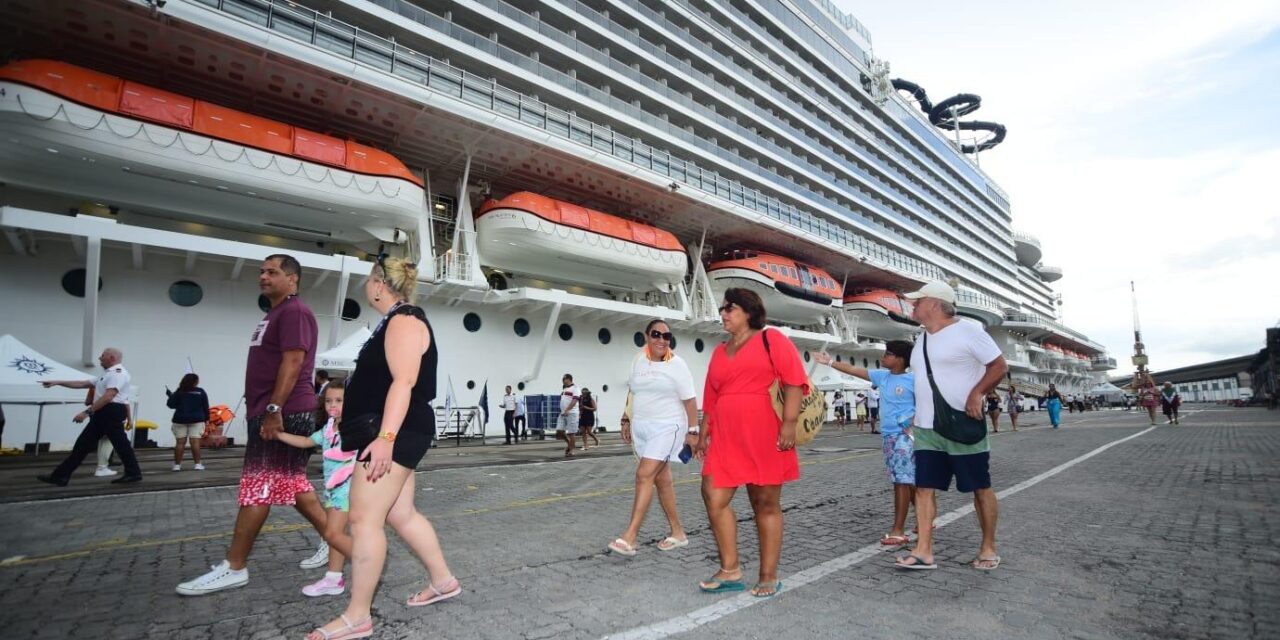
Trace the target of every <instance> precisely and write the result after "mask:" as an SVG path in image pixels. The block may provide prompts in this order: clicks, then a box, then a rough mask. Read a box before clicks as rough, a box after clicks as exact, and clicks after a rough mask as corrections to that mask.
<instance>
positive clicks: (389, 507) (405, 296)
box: [307, 256, 462, 640]
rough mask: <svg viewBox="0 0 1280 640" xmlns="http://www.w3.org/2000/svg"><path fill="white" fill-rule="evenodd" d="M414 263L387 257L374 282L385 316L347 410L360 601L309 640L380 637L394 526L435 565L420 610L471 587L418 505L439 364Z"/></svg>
mask: <svg viewBox="0 0 1280 640" xmlns="http://www.w3.org/2000/svg"><path fill="white" fill-rule="evenodd" d="M417 276H418V270H417V266H416V265H414V264H413V263H410V262H406V261H404V260H400V259H398V258H390V259H387V258H386V257H385V256H379V257H378V264H377V266H375V267H374V268H373V270H372V271H371V272H370V274H369V280H368V281H367V282H366V283H365V295H366V296H367V297H368V300H369V306H371V307H373V308H374V310H376V311H378V312H379V313H380V314H382V315H383V319H382V321H381V322H380V323H379V324H378V326H377V328H375V329H374V331H373V334H372V335H371V336H370V337H369V340H368V341H367V342H365V344H364V347H363V348H361V349H360V355H359V356H358V357H357V358H356V369H355V371H354V372H352V374H351V377H350V378H348V380H347V394H346V398H345V402H344V403H343V408H342V422H341V435H342V442H343V448H344V449H346V450H348V451H357V452H358V453H357V456H356V460H357V461H358V464H357V466H356V471H355V473H354V474H353V476H354V477H353V480H352V485H351V537H352V540H353V544H352V555H351V601H350V602H349V603H348V604H347V609H346V611H345V612H343V613H342V615H340V616H338V618H337V619H336V620H333V621H331V622H329V623H328V624H327V625H325V626H324V627H322V628H318V629H316V630H315V631H312V632H311V633H310V634H309V635H308V636H307V640H344V639H350V638H366V637H368V636H370V635H372V633H373V618H372V617H371V616H370V609H371V607H372V605H373V592H374V589H375V588H376V587H377V585H378V580H379V579H380V578H381V577H382V567H383V564H384V563H385V562H386V557H387V536H386V530H385V526H386V525H387V524H390V525H391V526H392V528H394V529H395V530H396V533H397V534H399V535H400V537H401V539H403V540H404V541H405V542H406V543H407V544H408V545H409V547H410V548H411V549H413V552H414V553H415V554H416V555H417V556H418V558H419V559H420V560H421V561H422V564H423V566H424V567H425V568H426V570H427V575H428V577H429V580H430V581H429V582H428V583H427V587H426V588H425V589H423V590H422V591H419V592H418V593H416V594H414V595H413V596H411V597H410V598H409V600H408V601H407V602H406V604H407V605H408V606H410V607H418V606H423V605H428V604H432V603H435V602H439V601H441V600H445V599H448V598H452V597H454V596H456V595H458V594H460V593H462V587H461V586H460V585H459V584H458V580H457V579H456V578H454V577H453V574H452V573H450V572H449V566H448V564H446V563H445V559H444V552H443V550H442V549H441V548H440V541H439V539H438V538H437V537H436V531H435V528H434V527H432V526H431V523H430V522H429V521H428V520H427V519H426V517H424V516H423V515H422V514H421V513H419V512H418V510H417V508H415V507H414V504H413V497H414V477H413V471H414V469H415V468H417V466H418V463H419V462H421V461H422V457H423V456H424V455H426V453H427V449H428V448H429V447H430V446H431V441H432V440H433V439H434V438H435V410H434V409H433V408H432V407H431V401H432V400H433V399H434V398H435V395H436V366H437V362H438V360H439V353H438V351H437V348H436V343H435V340H433V337H434V335H433V333H432V331H431V323H430V322H429V321H427V316H426V313H425V312H423V310H422V308H421V307H417V306H414V305H413V297H414V294H415V290H416V289H417V286H418V277H417Z"/></svg>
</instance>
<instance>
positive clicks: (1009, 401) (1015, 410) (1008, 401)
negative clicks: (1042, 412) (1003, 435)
mask: <svg viewBox="0 0 1280 640" xmlns="http://www.w3.org/2000/svg"><path fill="white" fill-rule="evenodd" d="M1005 406H1006V407H1008V410H1009V422H1010V423H1011V424H1012V425H1013V430H1014V431H1017V430H1018V414H1019V413H1022V394H1021V393H1018V389H1017V387H1014V386H1013V385H1012V384H1010V385H1009V395H1007V396H1006V397H1005Z"/></svg>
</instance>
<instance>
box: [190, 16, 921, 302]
mask: <svg viewBox="0 0 1280 640" xmlns="http://www.w3.org/2000/svg"><path fill="white" fill-rule="evenodd" d="M196 1H197V2H199V3H200V4H203V5H205V6H209V7H211V8H214V9H217V10H219V11H222V12H224V13H227V14H228V15H232V16H236V17H238V18H240V19H242V20H245V21H247V22H250V23H254V24H258V25H259V26H263V27H265V28H267V29H269V30H272V31H276V32H279V33H282V34H284V35H286V36H289V37H292V38H294V39H296V40H299V41H302V42H306V43H308V44H311V45H312V46H315V47H317V48H320V49H323V50H326V51H329V52H332V53H335V54H338V55H343V56H346V57H348V58H350V59H352V60H355V61H357V62H360V63H363V64H366V65H369V66H370V67H373V68H376V69H380V70H382V71H384V72H387V73H390V74H391V75H394V76H397V77H399V78H402V79H406V80H409V81H411V82H415V83H417V84H420V85H423V86H426V87H428V88H430V89H432V90H434V91H438V92H441V93H444V94H446V95H451V96H454V97H457V98H459V99H461V100H463V101H465V102H468V103H469V104H473V105H476V106H480V107H482V108H487V109H489V110H490V111H492V112H495V113H498V114H500V115H504V116H507V117H510V118H512V119H515V120H519V121H520V122H523V123H525V124H527V125H530V126H534V127H537V128H540V129H542V130H545V131H547V132H550V133H553V134H555V135H557V136H559V137H562V138H566V139H569V140H572V141H575V142H578V143H580V144H583V145H585V146H588V147H591V148H592V149H594V150H596V151H603V152H606V153H609V154H611V155H613V156H615V157H617V158H619V159H621V160H624V161H626V162H628V163H630V164H633V165H635V166H639V167H641V168H644V169H647V170H650V171H654V172H657V173H659V174H662V175H664V176H666V177H668V178H671V179H672V180H674V181H676V182H678V183H683V184H686V185H689V186H691V187H693V188H696V189H699V190H702V191H704V192H706V193H709V194H711V195H714V196H716V197H717V198H720V199H722V200H725V201H728V202H730V203H732V204H735V205H739V206H742V207H745V208H748V209H752V210H754V211H756V212H759V213H762V214H764V215H766V216H767V217H770V218H772V219H774V220H777V221H779V222H782V223H784V224H787V225H789V226H792V227H794V228H798V229H801V230H803V231H806V232H809V233H811V234H814V235H817V236H819V237H822V238H825V239H827V240H829V241H831V242H833V243H835V244H837V245H840V246H841V247H842V248H845V249H847V250H850V251H852V252H854V253H855V254H860V255H861V256H863V257H866V258H867V259H868V260H869V261H871V260H874V261H875V263H876V264H877V266H880V267H882V268H887V269H892V270H896V271H899V272H902V273H906V274H909V275H911V276H913V277H917V278H920V279H941V278H942V277H943V274H942V270H941V269H940V268H939V267H937V266H934V265H932V264H929V263H926V262H924V261H923V260H919V259H917V258H912V257H908V256H907V255H905V254H902V253H900V252H898V251H895V250H892V249H890V248H888V247H887V246H884V245H882V244H880V243H876V242H872V241H870V240H867V239H866V238H865V237H863V236H862V235H861V234H859V233H857V232H855V230H854V229H852V228H850V227H846V226H841V225H837V224H835V223H833V222H831V221H829V220H828V219H826V218H825V217H820V216H817V215H815V214H813V213H812V212H809V211H806V210H802V209H800V208H798V207H796V206H794V205H791V204H787V203H784V202H782V201H780V200H779V199H778V198H776V197H773V196H769V195H766V194H764V193H762V192H760V191H758V190H756V189H752V188H750V187H746V186H744V185H743V184H741V183H739V182H736V181H732V180H729V179H727V178H724V177H723V176H720V175H719V174H717V173H715V172H712V171H706V170H704V169H702V168H700V167H698V166H696V165H694V164H692V163H690V162H687V161H685V160H683V159H680V158H676V157H673V156H671V154H669V153H667V152H666V151H662V150H660V149H655V148H653V147H650V146H649V145H647V144H645V143H643V142H640V141H637V140H633V139H631V138H628V137H626V136H623V135H620V134H617V133H615V132H614V131H613V130H612V129H609V128H608V127H603V126H601V125H597V124H595V123H593V122H590V121H588V120H584V119H582V118H580V117H578V116H576V115H574V114H570V113H568V112H566V111H563V110H560V109H557V108H555V107H552V106H550V105H547V104H545V103H542V102H541V101H538V100H536V99H534V98H531V97H528V96H524V95H522V94H520V93H518V92H516V91H513V90H511V89H509V88H506V87H502V86H500V85H498V84H497V83H496V82H494V81H493V80H492V79H489V78H483V77H480V76H476V75H474V74H469V73H467V72H466V71H464V70H462V69H459V68H457V67H453V66H452V65H449V64H447V63H445V62H442V61H440V60H436V59H433V58H431V57H430V56H426V55H424V54H421V53H418V52H416V51H413V50H411V49H407V48H405V47H403V46H401V45H399V44H397V43H395V42H392V41H389V40H386V39H384V38H381V37H379V36H376V35H373V34H370V33H368V32H364V31H362V30H360V29H358V28H356V27H354V26H351V25H347V24H345V23H343V22H341V21H339V20H335V19H334V18H331V17H328V16H325V15H323V14H320V13H318V12H316V11H313V10H311V9H306V8H303V7H299V6H298V5H293V4H290V3H288V2H285V1H284V0H196ZM379 4H389V0H379ZM395 6H396V9H397V13H399V14H400V15H403V16H404V17H406V18H409V19H413V20H415V21H418V22H420V23H422V24H424V25H427V26H429V27H431V28H433V29H435V30H438V31H441V32H443V33H448V34H449V35H450V36H452V37H455V38H456V39H458V40H460V41H462V42H464V43H466V44H468V45H471V46H475V47H477V48H479V49H481V50H484V51H488V52H490V53H492V54H493V55H496V56H498V57H499V58H501V59H502V60H504V61H507V62H511V63H513V64H516V65H517V66H521V67H529V66H530V65H537V67H539V68H531V69H529V70H530V71H532V72H534V73H537V74H540V75H543V76H550V75H554V76H556V77H555V78H549V79H554V80H555V81H557V82H559V81H560V80H561V78H559V76H561V75H564V79H565V80H566V82H567V84H566V85H565V86H568V87H570V88H572V89H573V90H575V91H577V92H578V93H581V94H583V95H585V96H587V97H590V98H592V99H596V100H598V101H600V102H601V103H603V104H608V105H610V106H612V107H615V108H617V109H619V110H622V111H624V112H627V113H631V114H633V115H635V116H638V117H642V118H644V119H645V120H646V121H651V120H652V118H651V117H649V116H647V114H645V113H643V112H641V111H640V110H639V109H638V108H637V107H635V106H634V105H631V104H629V103H626V102H624V101H622V100H620V99H618V98H616V97H614V96H610V95H609V94H607V93H605V92H603V91H601V90H599V89H597V88H595V87H592V86H590V85H587V84H585V83H582V82H578V81H575V80H573V79H572V78H570V77H569V76H567V75H565V74H563V73H561V72H558V71H555V70H553V69H550V68H549V67H545V65H541V64H538V63H536V62H534V61H532V60H531V59H528V58H527V57H525V56H523V55H521V54H518V53H517V52H515V51H514V50H511V49H509V48H507V47H503V46H501V45H498V44H497V43H496V42H494V41H493V40H491V39H488V38H484V37H482V36H480V35H479V34H475V33H473V32H471V31H469V30H466V29H464V28H462V27H460V26H459V25H456V24H453V23H451V22H449V21H447V20H444V19H443V18H440V17H439V16H436V15H435V14H432V13H430V12H427V11H425V10H424V9H421V8H419V7H413V6H412V5H407V4H405V3H395ZM406 13H408V14H411V15H406ZM542 67H545V68H542ZM668 128H669V129H670V130H671V131H672V132H673V134H675V135H678V136H680V137H681V138H682V139H687V140H688V141H690V142H691V143H693V144H697V145H699V146H701V147H707V148H709V145H708V143H707V142H706V141H705V140H703V139H701V138H699V137H698V136H695V135H693V134H692V133H690V132H687V131H684V130H682V129H679V128H678V127H675V126H674V125H671V126H669V127H668ZM709 150H710V151H712V152H714V153H716V154H717V155H722V153H721V151H722V150H719V149H711V148H709ZM762 177H764V178H765V179H767V180H769V181H771V182H774V183H775V184H777V185H779V186H780V187H781V188H783V189H785V190H789V191H792V192H798V193H800V194H802V195H808V196H810V197H811V198H813V199H815V200H816V201H818V202H823V201H825V200H826V198H825V197H824V196H821V195H820V194H818V193H817V192H815V191H813V190H812V189H809V188H807V187H803V186H801V185H799V184H796V183H787V182H784V181H783V180H782V179H781V178H780V177H779V176H777V175H774V174H771V173H769V172H765V173H764V174H763V176H762ZM842 213H844V214H845V217H848V218H850V219H851V220H854V221H861V222H863V223H865V224H868V225H874V226H880V227H883V225H878V224H877V223H875V222H872V221H870V220H869V219H865V218H863V217H862V216H860V215H858V214H856V213H854V212H853V211H852V209H850V210H849V211H848V212H842ZM906 243H907V244H911V245H916V244H917V243H915V242H912V241H907V242H906Z"/></svg>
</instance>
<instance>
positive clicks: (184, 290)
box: [169, 280, 204, 307]
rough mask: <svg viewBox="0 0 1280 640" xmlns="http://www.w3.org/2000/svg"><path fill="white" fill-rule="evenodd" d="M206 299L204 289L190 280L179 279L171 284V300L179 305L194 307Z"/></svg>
mask: <svg viewBox="0 0 1280 640" xmlns="http://www.w3.org/2000/svg"><path fill="white" fill-rule="evenodd" d="M202 299H204V289H201V288H200V285H198V284H196V283H194V282H192V281H190V280H179V281H177V282H175V283H173V284H171V285H169V301H170V302H172V303H174V304H176V305H178V306H179V307H194V306H196V305H198V304H200V301H201V300H202Z"/></svg>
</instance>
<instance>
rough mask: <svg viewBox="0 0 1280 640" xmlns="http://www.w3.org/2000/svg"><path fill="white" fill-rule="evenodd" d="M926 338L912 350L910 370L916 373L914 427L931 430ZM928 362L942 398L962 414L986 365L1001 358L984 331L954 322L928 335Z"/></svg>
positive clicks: (930, 390)
mask: <svg viewBox="0 0 1280 640" xmlns="http://www.w3.org/2000/svg"><path fill="white" fill-rule="evenodd" d="M924 340H925V336H924V334H923V333H922V334H921V336H920V337H919V338H917V339H916V347H915V348H914V349H912V350H911V370H912V371H914V372H915V373H916V376H915V378H916V381H915V383H916V426H918V427H919V428H921V429H932V428H933V390H932V389H931V388H930V387H929V376H928V375H927V374H928V369H927V368H926V367H925V362H924V347H925V342H924ZM928 340H929V342H928V344H929V362H931V363H933V380H934V382H935V383H936V384H937V385H938V390H939V391H941V392H942V397H943V398H944V399H945V400H946V401H947V404H949V405H951V408H953V409H956V410H957V411H964V408H965V402H966V401H967V400H968V399H969V394H970V393H971V392H972V391H973V388H974V387H976V386H978V382H979V381H980V380H982V376H984V375H986V373H987V365H988V364H991V363H992V362H994V361H995V359H996V358H999V357H1000V356H1001V355H1002V352H1001V351H1000V347H998V346H996V342H995V340H992V339H991V336H989V335H987V332H986V331H985V330H983V328H982V327H981V326H979V325H977V324H974V323H972V322H963V321H960V322H955V323H952V324H951V325H948V326H947V327H944V328H943V329H942V330H941V331H939V332H937V333H934V334H929V337H928Z"/></svg>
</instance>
